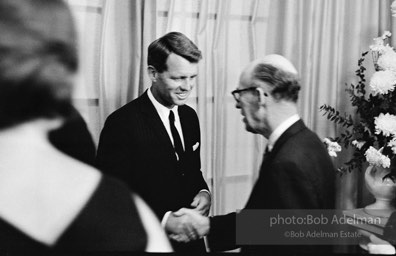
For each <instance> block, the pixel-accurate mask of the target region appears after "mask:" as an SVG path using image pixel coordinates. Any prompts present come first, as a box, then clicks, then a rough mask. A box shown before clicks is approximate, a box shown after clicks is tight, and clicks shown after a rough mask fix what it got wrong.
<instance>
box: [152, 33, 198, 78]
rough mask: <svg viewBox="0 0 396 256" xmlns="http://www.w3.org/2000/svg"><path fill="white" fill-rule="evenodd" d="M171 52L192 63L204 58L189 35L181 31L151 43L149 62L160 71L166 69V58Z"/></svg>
mask: <svg viewBox="0 0 396 256" xmlns="http://www.w3.org/2000/svg"><path fill="white" fill-rule="evenodd" d="M171 53H174V54H177V55H179V56H181V57H183V58H185V59H187V60H188V61H189V62H191V63H198V62H199V60H200V59H202V54H201V51H200V50H199V49H198V47H197V46H196V45H195V44H194V43H193V42H192V41H191V40H190V39H188V37H186V36H185V35H184V34H182V33H180V32H170V33H168V34H166V35H164V36H163V37H161V38H158V39H157V40H155V41H154V42H152V43H151V44H150V45H149V47H148V57H147V64H148V65H149V66H153V67H155V68H156V69H157V71H158V72H160V73H161V72H163V71H166V70H167V66H166V60H167V58H168V56H169V55H170V54H171Z"/></svg>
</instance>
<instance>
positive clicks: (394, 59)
mask: <svg viewBox="0 0 396 256" xmlns="http://www.w3.org/2000/svg"><path fill="white" fill-rule="evenodd" d="M377 64H378V66H380V67H381V68H382V69H384V70H386V69H389V70H392V71H396V52H395V51H394V50H393V48H392V47H390V46H386V47H384V48H383V49H382V51H381V53H380V56H379V58H378V63H377Z"/></svg>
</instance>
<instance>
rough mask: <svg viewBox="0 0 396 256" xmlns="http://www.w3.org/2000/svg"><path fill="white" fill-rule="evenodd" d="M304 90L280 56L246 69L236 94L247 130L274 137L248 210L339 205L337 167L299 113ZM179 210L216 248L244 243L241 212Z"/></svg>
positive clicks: (265, 248) (263, 248) (265, 249)
mask: <svg viewBox="0 0 396 256" xmlns="http://www.w3.org/2000/svg"><path fill="white" fill-rule="evenodd" d="M299 90H300V82H299V78H298V73H297V71H296V69H295V68H294V66H293V64H292V63H291V62H290V61H289V60H287V59H286V58H284V57H282V56H280V55H268V56H266V57H264V58H263V59H260V60H256V61H253V62H252V63H250V64H249V65H248V66H247V67H246V68H245V69H244V71H243V72H242V74H241V76H240V81H239V86H238V88H237V89H236V90H234V91H233V92H232V94H233V96H234V98H235V100H236V108H238V109H240V110H241V114H242V116H243V117H244V118H243V122H244V123H245V126H246V130H247V131H249V132H252V133H257V134H261V135H263V136H264V137H265V138H267V139H268V145H267V149H266V154H265V155H264V159H263V162H262V165H261V168H260V174H259V178H258V180H257V181H256V183H255V185H254V188H253V190H252V192H251V195H250V197H249V200H248V202H247V204H246V206H245V209H249V210H250V209H257V210H260V209H262V210H269V209H276V210H277V209H280V210H292V209H334V196H335V195H334V181H335V172H334V166H333V164H332V161H331V159H330V157H329V155H328V153H327V150H326V148H325V147H324V145H323V143H322V141H321V140H320V139H319V138H318V136H317V135H316V134H315V133H313V132H312V131H311V130H309V129H308V128H307V127H306V126H305V124H304V122H303V121H302V120H301V118H300V117H299V115H298V111H297V110H298V108H297V99H298V92H299ZM177 214H179V215H183V214H184V215H188V216H189V217H190V222H189V223H188V222H186V225H188V224H190V225H191V226H193V227H194V228H195V230H196V231H197V232H198V233H199V235H201V236H202V235H208V238H209V247H210V249H211V250H212V251H214V250H230V249H234V248H236V247H238V246H237V245H236V236H237V234H236V217H237V215H238V214H237V213H230V214H227V215H223V216H214V217H210V218H206V217H202V216H200V215H198V214H196V213H194V212H193V211H191V210H189V209H182V210H180V211H179V212H177ZM241 247H242V250H243V251H244V252H246V251H247V252H253V253H269V252H277V253H279V252H285V253H289V252H296V253H305V252H311V253H314V252H318V251H323V250H325V251H326V252H329V249H330V248H329V247H323V246H319V247H318V246H311V245H298V246H296V245H286V246H285V245H281V246H279V245H278V246H275V245H258V246H257V245H255V246H251V245H245V246H243V245H242V246H241Z"/></svg>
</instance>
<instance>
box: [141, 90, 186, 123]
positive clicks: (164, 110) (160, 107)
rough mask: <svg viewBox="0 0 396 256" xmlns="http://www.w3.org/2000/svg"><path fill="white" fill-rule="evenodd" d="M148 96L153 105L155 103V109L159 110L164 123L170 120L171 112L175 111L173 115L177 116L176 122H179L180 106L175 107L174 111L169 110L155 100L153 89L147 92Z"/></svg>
mask: <svg viewBox="0 0 396 256" xmlns="http://www.w3.org/2000/svg"><path fill="white" fill-rule="evenodd" d="M147 96H148V97H149V99H150V101H151V103H153V105H154V108H155V109H156V110H157V113H158V114H159V116H160V118H161V120H162V122H163V123H165V122H168V119H169V112H170V111H171V110H173V113H174V114H175V120H178V118H179V113H178V111H177V110H178V106H177V105H176V106H174V107H173V108H172V109H169V108H167V107H165V106H164V105H162V104H161V103H159V102H158V101H157V100H156V99H155V98H154V95H153V93H152V92H151V88H149V89H148V90H147Z"/></svg>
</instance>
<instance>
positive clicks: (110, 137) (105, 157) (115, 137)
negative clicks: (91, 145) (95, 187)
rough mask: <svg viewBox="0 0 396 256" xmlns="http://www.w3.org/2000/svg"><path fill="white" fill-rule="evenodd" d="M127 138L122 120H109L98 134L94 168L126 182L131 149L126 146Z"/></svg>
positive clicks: (110, 118) (110, 117)
mask: <svg viewBox="0 0 396 256" xmlns="http://www.w3.org/2000/svg"><path fill="white" fill-rule="evenodd" d="M127 141H128V136H127V132H126V127H125V125H122V119H116V118H112V116H109V118H108V119H107V120H106V123H105V125H104V127H103V130H102V132H101V134H100V139H99V145H98V151H97V155H96V166H97V168H98V169H100V170H101V171H103V172H105V173H108V174H110V175H112V176H115V177H117V178H119V179H121V180H128V178H129V177H126V176H127V175H128V172H125V170H128V169H130V160H129V159H128V156H130V155H131V154H132V152H130V151H131V147H129V146H128V143H127Z"/></svg>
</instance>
